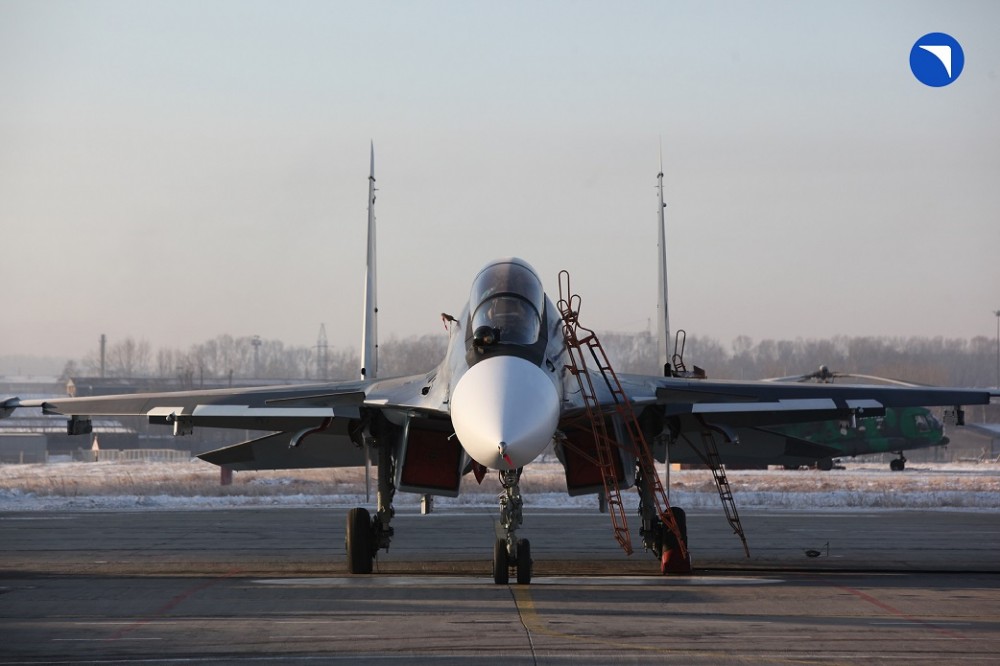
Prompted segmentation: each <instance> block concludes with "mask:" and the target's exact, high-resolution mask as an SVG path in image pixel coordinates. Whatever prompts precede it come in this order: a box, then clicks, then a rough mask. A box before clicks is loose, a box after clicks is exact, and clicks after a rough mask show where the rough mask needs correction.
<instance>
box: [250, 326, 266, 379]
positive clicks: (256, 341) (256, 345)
mask: <svg viewBox="0 0 1000 666" xmlns="http://www.w3.org/2000/svg"><path fill="white" fill-rule="evenodd" d="M250 344H252V345H253V376H254V379H260V346H261V345H262V344H264V343H263V342H262V341H261V339H260V336H259V335H255V336H253V338H252V339H251V340H250Z"/></svg>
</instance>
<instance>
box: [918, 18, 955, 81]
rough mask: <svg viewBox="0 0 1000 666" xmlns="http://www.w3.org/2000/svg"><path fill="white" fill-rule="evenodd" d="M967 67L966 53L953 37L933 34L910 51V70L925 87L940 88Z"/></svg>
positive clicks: (938, 33)
mask: <svg viewBox="0 0 1000 666" xmlns="http://www.w3.org/2000/svg"><path fill="white" fill-rule="evenodd" d="M964 67H965V52H964V51H962V47H961V45H960V44H959V43H958V42H957V41H956V40H955V38H954V37H952V36H951V35H946V34H944V33H943V32H931V33H928V34H926V35H924V36H923V37H921V38H920V39H918V40H917V43H916V44H914V45H913V48H912V49H910V70H912V71H913V76H915V77H917V79H918V80H919V81H920V82H921V83H923V84H924V85H928V86H933V87H935V88H940V87H942V86H946V85H948V84H949V83H953V82H954V81H955V79H957V78H958V77H959V75H961V73H962V69H963V68H964Z"/></svg>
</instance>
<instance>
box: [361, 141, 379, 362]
mask: <svg viewBox="0 0 1000 666" xmlns="http://www.w3.org/2000/svg"><path fill="white" fill-rule="evenodd" d="M376 291H377V290H376V285H375V144H374V142H373V143H372V146H371V165H370V168H369V172H368V259H367V261H366V264H365V305H364V308H365V311H364V316H363V317H362V327H363V329H364V330H363V331H362V338H361V379H375V378H376V377H378V299H377V296H376Z"/></svg>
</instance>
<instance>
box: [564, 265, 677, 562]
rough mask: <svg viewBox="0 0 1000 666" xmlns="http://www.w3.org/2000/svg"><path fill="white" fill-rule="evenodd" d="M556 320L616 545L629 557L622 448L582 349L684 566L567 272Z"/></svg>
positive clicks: (652, 474) (642, 443)
mask: <svg viewBox="0 0 1000 666" xmlns="http://www.w3.org/2000/svg"><path fill="white" fill-rule="evenodd" d="M557 307H558V308H559V314H560V315H561V316H562V320H563V336H564V337H565V339H566V349H567V350H568V351H569V357H570V365H568V366H566V367H567V369H568V370H569V371H570V373H572V374H573V376H575V377H576V379H577V381H578V382H579V384H580V395H581V397H582V398H583V404H584V408H585V409H586V412H587V419H588V420H589V421H590V426H591V428H592V430H593V433H594V442H595V446H596V449H597V455H598V460H597V464H598V467H599V469H600V471H601V478H602V479H603V481H604V492H605V495H606V497H607V502H608V512H609V513H610V514H611V524H612V529H613V530H614V535H615V540H616V541H617V542H618V543H619V544H620V545H621V547H622V549H623V550H624V551H625V553H626V554H628V555H631V554H632V539H631V536H630V534H629V531H628V521H627V520H626V518H625V510H624V507H623V505H622V499H621V490H620V489H619V487H618V477H617V475H616V473H615V467H614V462H613V461H614V456H615V455H616V451H615V449H616V448H619V449H620V448H624V447H623V446H622V444H621V443H620V442H618V441H617V440H616V439H613V438H612V437H611V436H610V435H609V434H608V429H607V425H606V423H605V419H604V411H603V409H602V407H601V404H600V402H599V401H598V399H597V395H596V392H595V390H594V383H593V380H592V378H591V374H590V372H589V371H588V369H587V360H586V357H585V355H584V353H583V349H584V347H586V348H587V349H588V350H589V351H590V355H591V356H592V357H593V359H594V362H595V363H597V369H598V370H599V371H600V373H601V376H602V377H603V378H604V381H605V383H606V384H607V386H608V390H609V391H610V392H611V397H612V399H613V400H614V402H615V413H616V414H617V415H618V416H619V417H620V419H621V421H622V424H623V425H624V426H625V429H626V433H627V434H628V439H629V441H630V442H631V443H632V447H631V450H630V452H631V453H632V454H633V455H634V456H635V458H636V460H637V461H638V462H639V467H640V470H641V473H642V478H643V479H646V480H647V482H648V483H650V484H651V485H652V489H651V490H652V492H651V494H652V495H653V501H654V502H655V504H656V513H657V515H659V517H660V521H661V522H662V523H663V525H665V526H666V527H667V528H668V529H669V530H670V531H671V532H672V533H673V535H674V538H675V539H676V541H677V543H678V544H679V550H680V556H681V560H682V561H686V560H687V545H686V544H685V543H684V539H683V538H682V537H681V532H680V529H679V528H678V526H677V521H675V520H674V515H673V512H672V511H671V510H670V503H669V502H668V501H667V495H666V493H665V492H664V490H663V484H661V483H660V477H659V475H657V473H656V467H655V465H654V461H653V455H652V453H651V452H650V450H649V445H648V444H647V443H646V438H645V437H644V436H643V434H642V429H641V428H640V427H639V422H638V420H637V419H636V417H635V412H633V411H632V404H631V403H630V402H629V399H628V396H626V395H625V392H624V391H623V390H622V385H621V382H619V381H618V375H616V374H615V371H614V369H613V368H612V367H611V363H610V361H608V357H607V354H605V353H604V348H603V347H602V346H601V342H600V340H598V338H597V334H596V333H594V331H592V330H590V329H589V328H586V327H584V326H581V325H580V322H579V315H580V296H579V295H577V294H573V293H572V292H571V290H570V284H569V272H568V271H560V272H559V303H558V306H557Z"/></svg>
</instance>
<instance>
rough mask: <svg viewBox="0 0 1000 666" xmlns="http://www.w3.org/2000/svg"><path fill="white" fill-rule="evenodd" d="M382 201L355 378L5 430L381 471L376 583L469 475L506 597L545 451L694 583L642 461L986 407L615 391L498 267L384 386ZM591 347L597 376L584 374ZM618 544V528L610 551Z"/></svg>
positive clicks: (355, 535)
mask: <svg viewBox="0 0 1000 666" xmlns="http://www.w3.org/2000/svg"><path fill="white" fill-rule="evenodd" d="M661 192H662V190H661ZM661 198H662V197H661ZM374 204H375V173H374V151H373V152H372V160H371V167H370V175H369V191H368V270H367V274H366V283H365V294H366V296H365V317H364V338H363V345H362V348H363V353H362V368H361V371H360V373H359V374H360V378H359V379H357V380H349V381H337V382H330V383H324V384H314V385H305V386H303V385H296V386H286V387H273V386H268V387H261V388H250V389H223V390H205V391H184V392H170V393H154V394H135V395H121V396H102V397H92V398H63V399H46V400H18V399H17V398H11V399H8V400H6V401H3V402H0V418H2V417H3V416H9V415H10V414H11V413H12V412H13V411H14V410H15V409H17V408H22V407H25V408H27V407H36V408H37V407H41V408H42V410H43V411H44V413H46V414H60V415H65V416H67V417H68V419H69V420H68V426H67V428H68V431H69V432H70V433H71V434H84V433H87V432H89V431H90V418H91V417H93V416H99V415H100V416H104V415H109V416H113V415H141V416H145V417H147V418H148V420H149V422H150V423H154V424H162V425H165V426H168V427H172V428H173V432H174V434H175V435H177V436H183V435H186V434H190V433H191V432H192V431H193V429H194V428H201V427H214V428H233V429H238V430H263V431H269V432H270V433H271V434H268V435H266V436H264V437H260V438H258V439H253V440H250V441H247V442H243V443H240V444H236V445H233V446H229V447H226V448H223V449H219V450H216V451H212V452H209V453H205V454H203V455H202V456H200V457H201V458H203V459H204V460H206V461H208V462H211V463H214V464H216V465H220V466H224V467H228V468H230V469H233V470H260V469H290V468H313V467H343V466H362V465H366V464H369V463H374V464H375V466H376V468H377V485H378V492H377V499H376V510H375V514H374V515H371V514H370V513H369V511H368V510H367V509H366V508H363V507H358V508H355V509H351V510H350V511H349V513H348V516H347V525H346V551H347V553H346V554H347V562H348V568H349V570H350V571H351V572H352V573H360V574H363V573H370V572H371V571H372V569H373V561H374V558H375V557H376V555H377V553H378V551H379V550H382V549H388V547H389V544H390V542H391V541H392V539H393V538H394V536H395V534H394V529H393V527H392V518H393V514H394V509H393V500H394V496H395V494H396V493H397V492H412V493H420V494H424V495H443V496H455V495H457V494H458V492H459V487H460V483H461V481H462V478H463V476H464V475H465V474H467V473H473V474H475V475H476V476H477V477H479V478H481V477H482V475H483V474H485V473H486V472H487V471H488V470H492V471H494V472H496V473H498V474H499V478H500V482H501V485H502V486H503V489H504V492H503V494H502V495H501V496H500V500H499V504H500V519H499V521H498V523H497V535H496V540H495V542H494V544H493V579H494V582H496V583H497V584H506V583H507V582H508V580H509V575H510V572H511V571H512V570H513V571H515V572H516V579H517V581H518V582H519V583H522V584H527V583H529V582H530V580H531V569H532V560H531V549H530V543H529V542H528V540H526V539H520V538H518V536H517V529H518V527H519V526H520V525H521V524H522V518H523V516H522V500H521V494H520V487H519V480H520V476H521V472H522V470H523V469H524V468H525V467H527V466H529V465H531V463H532V461H534V460H535V459H536V458H537V457H538V456H539V454H541V453H542V452H543V450H545V449H546V447H548V446H549V444H550V443H553V444H554V446H555V448H556V451H557V453H558V454H559V457H560V459H561V460H562V461H563V463H564V466H565V469H566V479H567V487H568V489H569V491H570V493H571V494H579V493H582V492H600V491H601V486H602V485H604V487H605V490H607V484H608V473H607V469H608V468H609V466H610V469H611V470H612V476H613V478H612V479H611V482H612V484H613V485H615V486H616V488H618V487H620V488H628V487H632V486H634V487H635V488H636V489H637V491H638V493H639V496H640V513H641V520H642V529H641V530H640V534H641V535H642V538H643V545H644V546H645V547H646V548H647V550H650V551H652V553H653V554H654V556H656V557H659V558H661V570H664V571H666V570H668V569H669V567H666V566H665V565H664V562H665V561H666V555H667V554H668V553H669V552H673V551H679V552H680V553H681V554H682V555H683V558H682V560H681V561H682V562H688V565H687V566H688V568H689V559H688V558H687V554H686V553H687V551H686V545H685V544H684V542H685V541H686V534H685V532H686V530H685V524H684V523H685V521H684V518H683V513H682V510H681V509H679V508H673V509H670V508H669V507H666V508H665V509H664V507H662V506H661V505H660V502H658V501H655V500H656V490H657V487H658V485H659V481H658V479H657V475H656V474H654V473H651V467H650V464H649V463H650V461H651V456H654V457H656V458H657V459H659V460H664V459H665V458H666V455H667V447H668V446H679V444H678V443H679V442H680V441H682V439H685V438H699V437H704V436H706V435H708V434H710V435H711V436H713V437H722V438H723V439H724V440H725V441H726V442H728V443H729V444H730V445H733V446H736V445H737V444H736V442H737V441H738V437H737V435H736V430H737V429H739V428H746V427H761V426H772V425H779V424H788V423H799V422H811V421H819V420H828V419H851V418H856V417H857V416H858V415H861V414H865V415H875V414H879V413H882V412H883V411H884V409H885V408H886V407H905V406H924V405H948V406H952V407H954V409H955V414H956V416H957V418H958V419H959V420H960V419H961V414H962V412H961V408H960V407H959V406H961V405H972V404H986V403H988V402H989V400H990V397H991V392H990V391H987V390H966V389H952V388H928V387H920V388H898V387H874V386H848V385H793V384H779V383H767V382H729V381H710V380H707V379H702V378H699V377H697V376H678V374H682V373H677V372H674V371H672V370H670V369H669V368H667V371H666V374H665V376H644V375H621V376H620V377H619V376H617V375H615V374H614V372H613V370H611V368H610V364H609V363H608V362H607V361H606V357H603V356H601V355H599V354H597V353H595V350H597V351H600V350H599V345H598V344H595V343H596V342H597V341H596V338H595V336H594V335H593V333H592V331H588V329H585V328H581V327H579V322H578V317H579V299H578V298H576V297H575V296H574V295H572V294H571V293H561V294H560V297H559V299H558V306H557V304H556V303H555V302H553V299H552V298H551V297H550V296H548V295H547V294H546V292H545V289H544V287H543V281H542V279H541V277H540V276H539V275H538V273H537V272H536V271H535V270H534V269H533V268H532V267H531V265H530V264H529V263H528V262H527V261H525V260H523V259H520V258H516V257H507V258H500V259H495V260H493V261H490V262H488V263H487V264H486V265H485V266H484V267H483V268H482V269H481V270H480V271H479V272H478V273H477V274H476V275H475V276H473V277H472V281H471V286H470V292H469V300H468V303H467V304H466V305H465V306H464V307H463V309H462V310H461V311H460V314H459V315H458V316H457V317H454V316H447V317H445V321H446V324H447V326H448V329H449V343H448V347H447V352H446V354H445V357H444V359H443V360H442V361H441V363H440V364H439V365H438V366H437V367H435V368H432V369H430V370H429V371H428V372H426V373H423V374H419V375H413V376H408V377H397V378H381V377H379V376H378V369H377V344H376V338H375V331H376V326H375V317H376V314H377V306H376V302H375V299H376V296H375V283H376V279H375V278H376V275H375V272H376V271H375V216H374ZM661 213H662V203H661ZM563 277H564V278H565V279H561V281H560V291H561V292H562V288H563V287H564V286H565V287H566V292H569V289H568V287H569V284H568V275H567V276H563ZM449 279H452V278H449ZM581 350H583V351H589V352H590V353H591V355H592V358H593V359H594V360H596V361H597V362H596V363H593V362H592V363H591V364H590V365H589V367H585V363H584V362H583V360H582V358H580V357H579V352H580V351H581ZM993 395H997V392H996V391H994V392H993ZM633 417H634V418H633ZM633 426H634V427H633ZM601 433H604V434H603V435H602V434H601ZM602 439H604V440H610V441H613V443H614V447H613V449H611V451H612V453H613V455H612V458H613V459H612V460H611V461H610V462H609V461H608V460H607V459H606V457H602V455H600V454H601V452H602V451H604V453H607V450H606V448H602V445H601V440H602ZM646 442H649V443H650V444H648V446H646V444H645V443H646ZM640 444H641V445H642V446H640ZM595 453H596V455H595ZM567 520H570V519H567ZM567 528H568V529H571V528H572V525H567ZM621 531H623V530H620V529H617V528H616V538H619V537H620V536H621V534H620V533H619V532H621ZM626 538H627V537H626ZM623 547H625V546H624V544H623ZM627 550H629V551H630V547H629V548H627ZM675 561H676V560H675ZM683 569H684V566H683V565H682V566H681V567H680V570H683Z"/></svg>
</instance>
